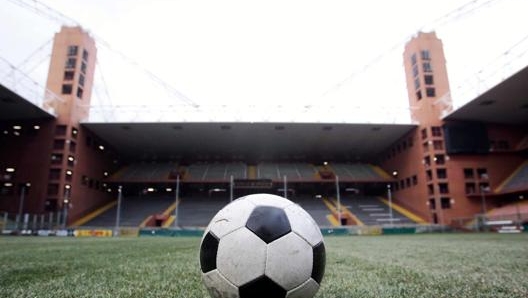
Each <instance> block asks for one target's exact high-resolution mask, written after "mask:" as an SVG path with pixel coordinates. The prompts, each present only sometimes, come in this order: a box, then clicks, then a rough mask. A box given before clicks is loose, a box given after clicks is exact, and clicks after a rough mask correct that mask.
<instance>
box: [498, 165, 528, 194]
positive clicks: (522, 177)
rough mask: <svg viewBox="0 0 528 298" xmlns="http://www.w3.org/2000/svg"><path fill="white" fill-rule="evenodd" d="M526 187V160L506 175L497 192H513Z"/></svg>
mask: <svg viewBox="0 0 528 298" xmlns="http://www.w3.org/2000/svg"><path fill="white" fill-rule="evenodd" d="M526 188H528V161H527V162H525V163H523V164H522V165H520V166H519V167H518V168H517V169H516V170H515V171H514V172H513V174H512V175H511V176H510V177H508V178H507V179H506V180H505V181H504V182H503V184H502V185H501V186H499V187H498V189H497V192H503V193H507V192H513V191H517V190H521V189H526Z"/></svg>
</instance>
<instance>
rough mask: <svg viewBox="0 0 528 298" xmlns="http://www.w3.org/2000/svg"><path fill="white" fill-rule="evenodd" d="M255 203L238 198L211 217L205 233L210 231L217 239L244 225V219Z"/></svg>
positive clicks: (245, 219)
mask: <svg viewBox="0 0 528 298" xmlns="http://www.w3.org/2000/svg"><path fill="white" fill-rule="evenodd" d="M254 208H255V205H254V204H253V203H251V202H250V201H248V200H243V199H238V200H235V201H233V202H231V203H230V204H228V205H227V206H225V207H224V208H222V209H221V210H220V211H218V213H217V214H216V215H215V216H214V217H213V219H211V222H210V223H209V226H207V229H206V230H205V233H206V234H207V232H209V231H211V232H212V233H213V234H214V235H215V236H216V237H217V238H218V239H220V238H222V237H224V236H225V235H227V234H229V233H231V232H233V231H234V230H236V229H239V228H241V227H243V226H245V225H246V221H247V219H248V217H249V215H250V214H251V211H252V210H253V209H254Z"/></svg>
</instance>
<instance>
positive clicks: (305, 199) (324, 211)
mask: <svg viewBox="0 0 528 298" xmlns="http://www.w3.org/2000/svg"><path fill="white" fill-rule="evenodd" d="M291 199H292V201H293V202H295V203H297V204H299V206H301V207H302V208H303V209H304V210H306V212H308V213H309V214H310V215H311V216H312V217H313V219H314V220H315V222H316V223H317V224H318V225H319V226H320V227H324V226H329V225H330V222H329V221H328V219H327V215H328V214H329V213H330V212H329V210H328V208H326V206H325V205H324V203H323V201H322V200H321V199H317V198H314V197H312V196H297V197H295V198H291Z"/></svg>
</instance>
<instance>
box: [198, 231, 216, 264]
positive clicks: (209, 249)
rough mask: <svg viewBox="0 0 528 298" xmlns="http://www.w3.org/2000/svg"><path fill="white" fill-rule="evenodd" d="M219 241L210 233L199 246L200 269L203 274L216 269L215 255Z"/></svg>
mask: <svg viewBox="0 0 528 298" xmlns="http://www.w3.org/2000/svg"><path fill="white" fill-rule="evenodd" d="M219 242H220V241H219V240H218V239H217V238H216V237H215V236H214V235H213V234H211V232H209V233H207V235H205V237H204V239H203V241H202V245H201V246H200V267H201V268H202V272H203V273H207V272H209V271H211V270H215V269H216V253H217V252H218V243H219Z"/></svg>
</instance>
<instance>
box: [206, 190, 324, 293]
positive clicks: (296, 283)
mask: <svg viewBox="0 0 528 298" xmlns="http://www.w3.org/2000/svg"><path fill="white" fill-rule="evenodd" d="M200 267H201V270H202V279H203V282H204V284H205V286H206V288H207V290H208V291H209V293H210V295H211V296H212V297H214V298H259V297H267V298H269V297H271V298H282V297H287V298H310V297H313V296H315V293H316V292H317V290H318V289H319V285H320V284H321V280H322V279H323V275H324V269H325V246H324V242H323V236H322V234H321V231H320V229H319V227H318V226H317V224H316V223H315V221H314V220H313V219H312V217H311V216H310V215H309V214H308V213H307V212H306V211H305V210H304V209H302V208H301V207H300V206H299V205H297V204H295V203H293V202H292V201H290V200H287V199H285V198H282V197H279V196H275V195H270V194H255V195H249V196H246V197H242V198H240V199H237V200H235V201H233V202H232V203H230V204H228V205H227V206H225V207H224V208H223V209H222V210H220V211H218V213H217V214H216V215H215V216H214V217H213V219H212V220H211V222H210V223H209V226H208V227H207V229H206V230H205V234H204V236H203V238H202V242H201V245H200Z"/></svg>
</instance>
